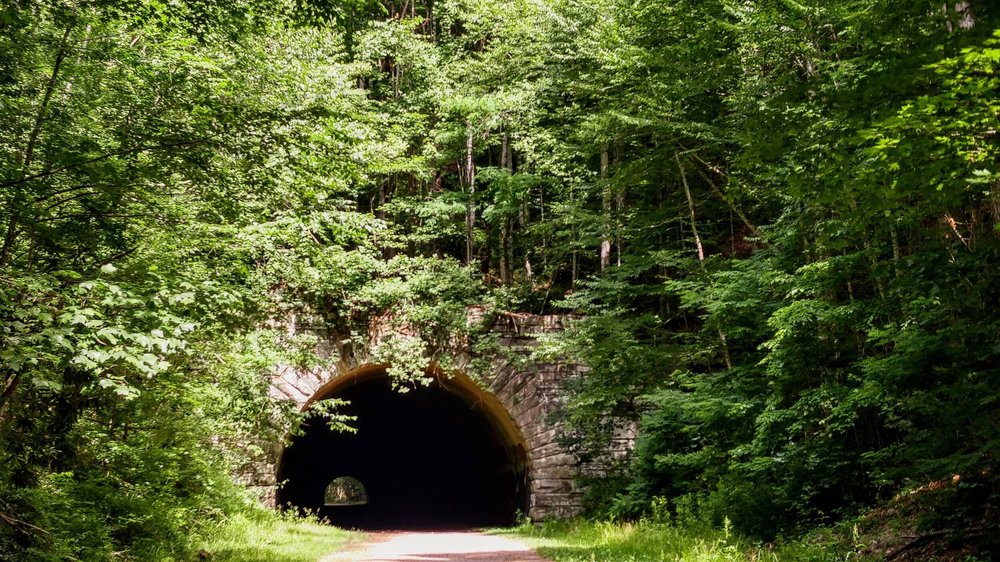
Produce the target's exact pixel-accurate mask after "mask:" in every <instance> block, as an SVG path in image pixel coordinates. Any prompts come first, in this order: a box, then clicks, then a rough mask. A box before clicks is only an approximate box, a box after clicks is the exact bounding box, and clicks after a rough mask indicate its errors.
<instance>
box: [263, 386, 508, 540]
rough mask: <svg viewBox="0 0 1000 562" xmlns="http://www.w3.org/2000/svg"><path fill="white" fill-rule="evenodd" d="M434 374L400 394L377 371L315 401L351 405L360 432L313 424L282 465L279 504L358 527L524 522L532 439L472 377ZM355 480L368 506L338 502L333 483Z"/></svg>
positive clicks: (348, 411)
mask: <svg viewBox="0 0 1000 562" xmlns="http://www.w3.org/2000/svg"><path fill="white" fill-rule="evenodd" d="M428 376H429V377H430V378H431V384H430V385H429V386H427V387H423V386H418V387H417V388H412V389H410V390H409V392H406V393H400V392H398V391H395V390H393V389H392V387H391V384H390V381H389V378H388V376H387V375H386V372H385V367H384V366H370V367H365V368H361V369H356V370H355V371H353V372H352V373H349V374H347V375H343V376H341V377H338V378H337V379H335V380H333V381H331V382H330V383H328V384H327V385H326V386H324V387H323V388H321V389H320V390H319V391H318V392H317V393H316V395H315V396H314V397H313V398H312V399H311V400H310V404H311V403H314V402H316V401H318V400H325V399H329V398H340V399H343V400H347V401H349V402H350V405H348V406H345V407H343V408H341V409H340V410H339V411H340V412H342V413H345V414H350V415H355V416H357V421H356V422H353V423H352V425H353V426H354V427H355V428H357V433H344V432H334V431H331V430H330V429H329V428H328V427H327V425H326V423H325V422H324V420H322V419H321V418H316V419H312V420H309V421H308V422H307V423H306V424H305V425H304V428H303V429H304V431H303V433H302V434H300V435H297V436H294V437H293V438H292V440H291V443H290V444H289V446H287V447H286V448H285V450H284V452H283V453H282V455H281V458H280V459H279V462H278V474H277V476H278V481H279V482H280V483H281V484H280V485H279V488H278V492H277V498H276V499H277V503H278V505H279V506H281V507H284V508H292V509H300V510H309V511H311V512H314V513H318V514H319V515H320V516H321V517H323V518H326V519H328V520H329V521H330V522H331V523H332V524H334V525H338V526H343V527H349V528H357V529H372V530H374V529H458V528H473V527H484V526H506V525H512V524H514V523H515V520H516V518H517V516H518V514H519V513H525V512H527V507H528V505H527V504H528V492H527V490H528V486H527V472H528V466H527V465H528V462H527V452H526V449H525V446H524V440H523V437H521V435H520V432H519V431H518V429H517V427H516V426H515V425H514V424H513V421H512V420H511V419H510V416H509V415H508V414H507V413H506V411H505V410H504V409H503V406H501V405H500V403H499V402H498V401H497V400H496V398H495V397H493V396H492V395H490V394H487V393H485V392H484V391H483V390H481V389H480V388H479V387H478V386H477V385H476V384H475V383H474V382H473V381H471V380H470V379H469V378H468V377H466V376H465V375H463V374H461V373H458V374H452V375H445V374H444V373H441V372H435V371H432V372H429V373H428ZM306 407H307V408H308V407H309V404H307V406H306ZM345 477H346V478H348V479H356V480H357V481H359V482H360V484H361V485H362V486H363V488H364V491H363V492H361V493H363V496H364V500H365V501H364V502H363V503H359V502H331V501H330V500H329V498H330V495H329V494H328V493H327V492H329V491H330V490H328V486H329V485H331V483H332V482H334V481H335V480H336V479H338V478H341V479H343V478H345ZM342 481H346V480H337V482H342ZM331 490H332V489H331ZM331 503H339V505H329V504H331Z"/></svg>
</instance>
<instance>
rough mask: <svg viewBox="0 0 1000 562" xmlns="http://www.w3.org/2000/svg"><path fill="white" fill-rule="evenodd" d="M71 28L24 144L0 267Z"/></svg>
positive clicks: (13, 234) (10, 241) (13, 231)
mask: <svg viewBox="0 0 1000 562" xmlns="http://www.w3.org/2000/svg"><path fill="white" fill-rule="evenodd" d="M71 30H72V27H67V28H66V31H65V32H63V36H62V39H61V40H60V42H59V51H58V52H57V53H56V60H55V63H54V64H53V65H52V73H51V74H50V75H49V80H48V83H47V84H46V85H45V93H44V94H43V96H42V103H41V105H40V106H39V107H38V113H37V114H36V115H35V122H34V125H32V127H31V132H30V133H29V134H28V143H27V145H26V146H25V150H24V159H23V160H22V161H21V178H20V183H19V184H18V185H17V186H16V187H15V188H14V198H13V201H12V205H11V210H10V219H8V221H7V232H6V233H5V234H4V238H3V246H2V247H0V269H3V268H4V267H6V266H7V263H8V262H9V261H10V255H11V251H13V249H14V242H15V241H16V240H17V229H18V226H19V224H18V223H19V222H20V220H21V217H20V215H19V213H18V207H19V206H20V204H21V203H22V201H21V199H22V198H23V196H24V180H25V179H26V178H27V177H28V175H29V174H30V172H31V165H32V163H33V162H34V158H35V146H36V144H37V143H38V136H39V135H40V134H41V132H42V124H43V123H44V122H45V114H46V112H47V111H48V108H49V102H50V101H51V100H52V93H53V92H54V91H55V89H56V80H57V79H58V77H59V70H60V69H61V67H62V63H63V60H64V59H65V58H66V47H67V43H68V41H69V34H70V31H71Z"/></svg>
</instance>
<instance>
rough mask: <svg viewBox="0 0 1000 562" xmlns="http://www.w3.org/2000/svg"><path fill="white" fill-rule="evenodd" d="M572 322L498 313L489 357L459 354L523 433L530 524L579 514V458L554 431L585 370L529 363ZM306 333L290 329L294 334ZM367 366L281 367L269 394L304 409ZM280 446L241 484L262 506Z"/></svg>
mask: <svg viewBox="0 0 1000 562" xmlns="http://www.w3.org/2000/svg"><path fill="white" fill-rule="evenodd" d="M569 318H570V317H568V316H564V315H548V316H537V315H530V314H509V313H508V314H500V315H495V316H494V317H492V319H491V320H489V321H488V322H489V324H488V332H489V333H490V334H491V335H492V336H493V337H494V338H495V341H496V343H497V345H496V347H495V349H494V350H493V351H490V352H487V353H488V356H485V357H484V356H478V357H477V356H474V355H472V354H471V352H470V351H469V350H467V349H456V350H454V352H455V353H456V355H458V356H460V357H461V359H462V361H461V363H462V364H465V365H470V364H471V362H472V361H477V363H478V364H479V365H483V364H485V365H486V368H480V370H481V371H485V374H484V375H483V376H482V379H483V381H482V386H484V387H486V388H485V389H484V390H485V391H486V392H489V393H491V394H492V395H493V396H495V397H496V399H497V400H498V401H499V402H500V403H501V404H502V405H503V407H504V409H505V410H506V413H507V414H508V415H509V416H510V418H511V420H512V421H513V423H514V425H516V427H517V429H518V430H519V431H520V433H521V437H522V439H523V444H524V448H525V450H526V452H527V457H528V471H527V472H528V474H527V479H528V486H529V490H528V492H529V494H528V504H529V505H528V516H529V517H530V518H531V519H532V520H542V519H552V518H563V517H570V516H573V515H575V514H577V513H579V511H580V506H581V495H582V494H581V492H580V490H578V489H577V483H576V480H575V477H576V476H577V474H578V468H577V462H576V458H575V457H574V456H573V455H572V454H570V453H569V452H568V451H566V450H565V449H564V448H563V447H561V446H560V445H559V443H558V442H557V439H556V436H557V435H558V433H559V428H558V427H557V426H556V425H554V424H553V422H552V420H551V414H552V413H553V412H554V411H555V409H556V407H557V406H558V404H559V402H560V400H561V391H562V388H563V384H564V383H565V382H566V381H567V380H568V379H569V378H571V377H576V376H582V375H583V373H584V369H583V367H581V366H579V365H571V364H564V363H537V362H532V361H531V351H532V348H533V347H535V346H536V345H537V340H536V337H537V336H538V335H541V334H545V333H552V332H559V331H561V330H563V329H564V326H565V322H566V321H567V320H568V319H569ZM469 321H470V323H474V322H481V321H482V311H481V310H479V309H475V308H473V309H470V310H469ZM296 329H301V328H296V327H290V328H289V331H290V332H292V333H294V330H296ZM331 340H332V338H327V341H326V342H322V343H321V344H320V352H321V353H323V352H324V349H323V348H326V351H327V352H330V351H332V345H333V344H332V343H331ZM363 367H364V359H359V358H356V357H348V358H346V359H345V358H343V357H340V361H339V364H338V367H337V368H336V369H316V370H313V371H305V372H303V371H300V370H296V369H294V368H291V367H288V366H284V367H278V368H277V369H276V370H275V372H274V373H273V375H272V384H271V392H272V395H273V396H275V397H277V398H280V399H284V400H290V401H292V402H293V403H294V404H295V405H296V406H297V407H299V408H304V407H306V405H307V404H308V402H309V401H310V399H311V398H312V397H313V396H315V395H316V393H317V392H318V391H320V389H321V388H322V387H323V386H324V385H326V384H327V383H329V382H330V381H331V380H333V379H335V378H337V377H341V376H346V375H347V374H349V373H351V372H352V371H354V370H356V369H359V368H363ZM279 457H280V447H277V446H275V447H272V448H271V450H270V451H269V453H268V458H267V459H266V460H265V461H264V462H262V463H259V464H258V465H257V468H256V469H255V470H253V471H251V473H250V474H247V475H246V477H245V478H244V479H245V481H246V483H247V484H248V485H250V486H253V487H255V488H258V489H259V490H260V492H261V496H262V497H263V498H264V500H265V501H270V502H272V503H273V501H274V490H275V486H276V485H277V482H276V481H275V480H276V476H275V473H276V463H277V459H278V458H279Z"/></svg>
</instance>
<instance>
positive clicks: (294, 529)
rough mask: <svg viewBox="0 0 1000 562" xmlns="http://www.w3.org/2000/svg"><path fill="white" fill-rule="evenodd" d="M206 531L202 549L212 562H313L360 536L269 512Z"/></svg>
mask: <svg viewBox="0 0 1000 562" xmlns="http://www.w3.org/2000/svg"><path fill="white" fill-rule="evenodd" d="M206 534H207V538H206V539H205V540H204V544H203V545H202V546H201V549H202V550H203V551H205V552H207V553H208V554H209V555H210V556H211V558H210V560H212V561H213V562H219V561H230V560H231V561H239V562H315V561H316V560H319V559H320V558H322V557H323V556H325V555H328V554H330V553H332V552H335V551H338V550H340V549H342V548H343V547H344V545H345V544H347V542H349V541H350V540H352V539H355V538H358V537H359V535H358V534H357V533H353V532H351V531H345V530H343V529H338V528H337V527H333V526H330V525H326V524H323V523H321V522H319V521H318V520H317V519H315V518H297V517H292V516H283V515H279V514H277V513H274V512H269V511H258V512H253V513H249V514H246V515H243V514H241V515H236V516H234V517H231V518H229V519H228V520H226V521H224V522H222V523H220V524H219V525H218V526H217V527H215V528H213V529H210V530H209V532H208V533H206Z"/></svg>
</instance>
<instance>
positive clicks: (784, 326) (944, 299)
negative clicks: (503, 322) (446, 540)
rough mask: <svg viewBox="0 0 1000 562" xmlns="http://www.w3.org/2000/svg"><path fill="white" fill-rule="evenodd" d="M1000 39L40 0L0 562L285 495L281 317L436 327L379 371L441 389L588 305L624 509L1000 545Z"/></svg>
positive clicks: (597, 493) (302, 348)
mask: <svg viewBox="0 0 1000 562" xmlns="http://www.w3.org/2000/svg"><path fill="white" fill-rule="evenodd" d="M996 18H997V12H996V9H995V7H993V6H991V3H990V2H987V1H986V0H974V1H962V2H942V1H941V0H937V1H929V0H891V1H890V0H822V1H819V0H801V1H794V0H759V1H758V0H747V1H738V0H712V1H689V0H669V1H665V0H628V1H626V0H587V1H585V2H583V1H576V0H512V1H506V0H436V1H435V0H400V1H371V0H339V1H338V0H245V1H241V2H212V1H209V0H174V1H170V2H165V1H160V0H127V1H104V0H14V1H11V0H7V1H6V2H4V3H3V4H0V202H2V204H0V243H2V247H0V559H13V560H19V559H25V558H24V557H25V556H27V557H28V558H30V559H66V558H68V557H76V558H80V559H102V558H111V557H114V556H118V557H121V556H126V557H129V556H131V557H135V558H142V557H143V556H144V554H143V553H144V552H151V551H153V550H156V549H160V550H158V552H162V549H164V548H165V549H167V551H168V552H171V550H170V549H173V550H172V552H176V553H182V552H187V550H186V549H189V548H190V545H191V542H190V541H191V539H190V537H191V536H193V534H194V533H195V532H196V531H197V526H198V525H205V524H207V522H210V521H213V520H218V519H220V518H224V517H226V516H227V514H230V513H233V512H235V511H238V510H240V509H246V505H247V502H250V501H251V499H248V498H247V497H246V496H245V494H243V493H242V492H241V491H240V488H239V486H238V485H237V484H235V483H233V481H232V480H231V478H230V477H229V474H231V473H232V472H234V471H235V470H236V469H237V468H238V465H239V463H241V462H245V460H246V459H247V458H250V457H252V456H253V455H254V454H256V452H258V451H257V450H256V449H257V447H258V445H256V444H257V443H262V442H265V441H267V440H268V439H275V438H280V436H282V435H284V434H285V432H286V431H287V430H288V429H289V428H293V427H294V426H295V424H296V423H297V420H298V419H299V418H300V417H301V414H298V413H296V412H292V411H290V409H289V408H288V407H287V406H285V405H283V404H281V403H280V402H276V401H274V400H272V399H271V398H269V397H268V393H267V388H266V387H267V377H266V375H267V371H268V368H269V367H270V366H272V365H274V364H275V363H277V362H310V361H318V359H317V358H316V357H313V356H311V354H310V353H309V350H310V349H311V347H312V342H310V341H308V339H307V338H301V339H296V340H288V339H287V338H285V337H283V335H282V334H283V331H282V330H281V328H280V326H279V325H277V324H280V323H276V322H275V321H274V320H275V319H280V318H284V317H286V316H287V315H288V314H290V313H307V314H309V315H311V317H314V318H316V319H318V320H317V321H318V322H321V323H322V324H323V325H325V326H327V327H329V328H330V329H332V330H334V331H336V332H337V333H339V334H343V335H344V337H345V339H346V340H352V339H353V340H356V341H358V342H362V341H365V340H366V333H365V332H366V330H367V329H368V326H369V325H370V321H371V319H372V318H375V317H381V318H385V317H387V316H391V318H392V319H393V320H392V321H393V322H398V323H400V325H403V324H406V325H407V326H411V327H412V326H417V327H420V328H421V333H422V334H424V335H423V337H421V338H417V337H399V338H395V339H392V340H391V343H390V344H387V346H386V347H385V349H382V350H381V351H380V353H382V354H383V357H385V358H386V359H390V360H393V361H394V362H395V364H397V365H399V366H400V368H399V369H398V372H397V373H396V375H397V376H399V377H406V376H408V373H409V374H410V375H412V374H413V373H417V372H419V370H420V369H421V368H422V365H423V364H425V363H426V361H428V360H429V359H431V358H433V359H435V360H442V359H443V358H442V357H438V356H437V354H439V353H440V352H439V349H440V348H439V346H438V345H437V342H438V341H440V339H441V338H442V337H448V336H449V335H450V334H452V333H454V331H455V330H460V329H464V328H463V327H464V310H465V307H466V306H467V305H469V304H488V305H490V306H492V307H495V308H497V309H504V310H514V311H525V312H532V313H536V314H540V313H549V312H567V311H568V312H576V313H581V315H582V319H581V320H580V321H578V322H577V323H576V324H575V326H574V328H573V329H572V330H570V332H568V333H567V334H565V335H564V336H562V337H560V338H557V339H553V340H551V341H546V342H544V345H543V346H542V350H541V352H543V353H547V354H556V355H563V356H566V357H570V358H573V359H574V360H581V361H584V362H585V363H586V364H587V365H589V367H590V373H589V375H588V376H587V377H585V378H583V379H579V380H578V381H576V383H575V384H574V385H573V387H572V388H570V399H569V401H568V402H567V404H566V407H565V408H564V411H563V417H564V419H563V422H564V423H565V426H566V427H567V428H568V430H567V434H566V436H565V439H566V441H567V443H568V444H570V445H571V446H572V447H574V450H575V451H576V452H577V453H578V454H579V455H580V457H581V459H583V460H584V461H593V460H596V461H599V463H598V464H599V465H600V466H602V467H604V469H605V470H604V471H603V472H602V473H601V474H597V473H593V474H592V478H591V481H590V482H589V488H588V490H589V496H588V497H589V502H590V507H591V510H592V511H593V513H595V514H598V515H605V516H615V517H637V516H641V515H643V514H645V513H648V512H649V511H650V510H655V511H659V512H664V511H666V512H670V513H675V514H676V513H681V514H688V515H691V514H697V515H696V516H697V517H700V518H704V519H705V520H709V521H716V522H721V521H722V520H723V519H724V518H728V520H729V521H731V522H732V524H733V525H734V527H735V528H736V529H737V530H738V531H740V532H742V533H746V534H748V535H749V536H753V537H758V538H760V539H764V540H769V539H772V538H773V537H775V536H776V535H778V534H794V533H797V532H801V531H803V530H807V529H809V528H810V527H812V526H815V525H819V524H827V523H831V522H835V521H837V520H839V519H841V518H844V517H848V516H851V515H853V514H857V513H859V512H861V511H862V510H864V509H866V508H870V507H872V506H876V505H879V504H880V503H882V502H885V501H888V500H890V499H891V498H893V497H894V496H895V495H896V494H899V493H901V492H904V491H907V490H913V489H920V488H921V487H923V488H927V487H928V486H931V487H933V488H935V489H940V490H939V491H940V492H941V495H940V497H939V498H938V499H937V500H935V501H937V502H938V503H937V504H936V505H937V506H938V507H937V508H936V509H935V510H934V511H933V516H934V519H933V520H931V521H929V522H928V525H931V526H934V525H937V526H939V527H953V528H954V527H964V528H967V529H972V530H976V529H979V532H982V529H984V528H985V525H986V524H984V523H983V521H987V522H989V521H993V519H992V518H995V516H996V513H997V510H996V509H997V505H998V504H1000V497H998V492H1000V487H998V484H1000V481H998V476H997V475H998V474H1000V457H998V454H1000V384H998V382H1000V314H998V313H1000V232H998V225H1000V167H998V149H1000V145H998V136H997V127H998V117H1000V74H998V70H1000V32H998V31H997V30H998V25H997V24H998V22H997V19H996ZM633 425H634V426H635V427H638V429H639V434H640V438H639V441H638V444H637V447H636V449H635V451H634V453H633V454H632V455H631V456H630V457H629V458H626V459H621V458H617V457H615V458H611V457H608V456H607V455H606V451H607V444H608V442H609V440H610V439H612V438H613V437H614V434H615V432H616V431H619V430H620V428H621V427H623V426H633ZM935 483H938V484H941V483H944V484H941V485H935ZM192 522H194V523H192ZM989 524H990V525H992V524H993V523H989ZM192 525H193V526H194V528H193V527H192ZM26 553H27V554H26Z"/></svg>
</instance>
